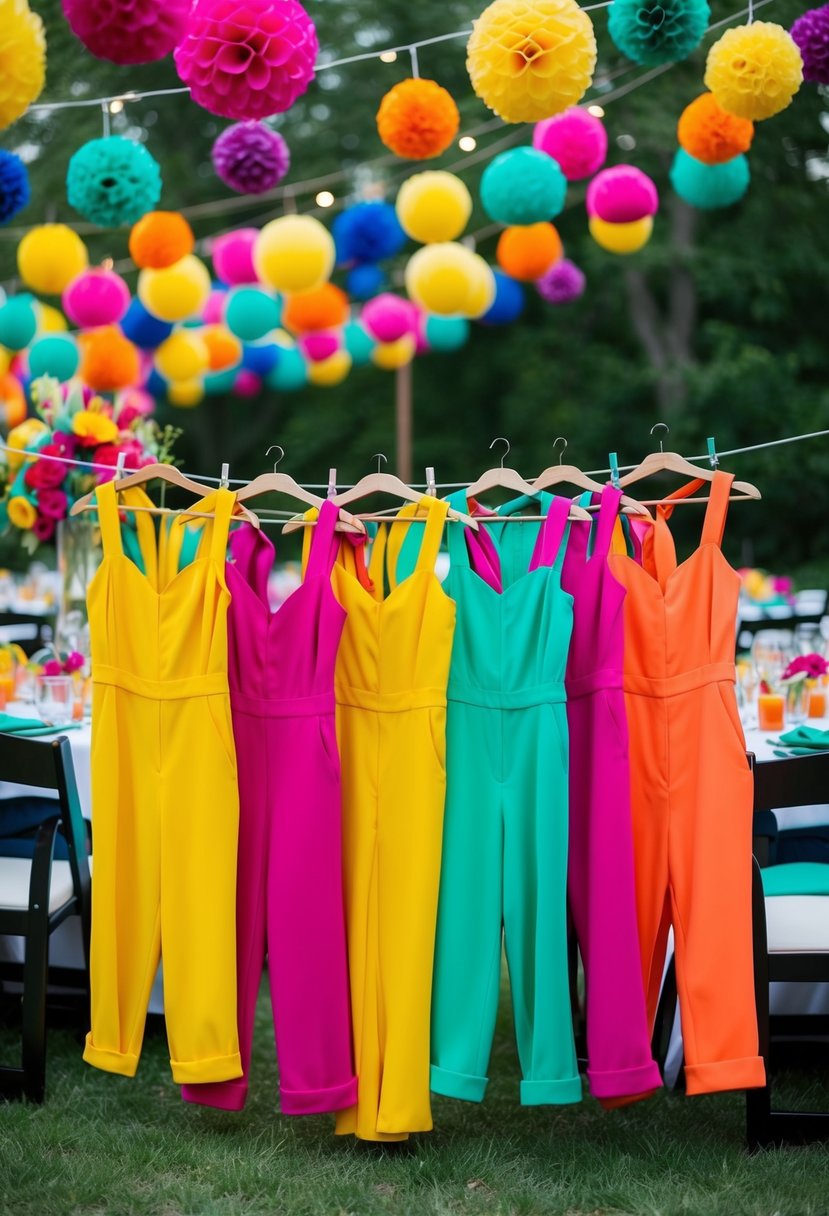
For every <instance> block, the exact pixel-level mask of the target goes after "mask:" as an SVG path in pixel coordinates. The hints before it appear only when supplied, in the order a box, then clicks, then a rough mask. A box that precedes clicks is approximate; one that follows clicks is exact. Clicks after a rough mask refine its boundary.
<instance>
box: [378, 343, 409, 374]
mask: <svg viewBox="0 0 829 1216" xmlns="http://www.w3.org/2000/svg"><path fill="white" fill-rule="evenodd" d="M414 353H415V336H414V334H403V335H401V337H399V338H397V339H396V340H395V341H394V342H378V343H377V345H376V346H375V348H374V350H373V351H372V352H371V361H372V363H373V364H374V366H375V367H380V368H382V369H383V371H385V372H394V371H397V369H398V368H400V367H405V366H406V364H407V363H411V361H412V359H413V358H414Z"/></svg>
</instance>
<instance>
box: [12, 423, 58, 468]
mask: <svg viewBox="0 0 829 1216" xmlns="http://www.w3.org/2000/svg"><path fill="white" fill-rule="evenodd" d="M48 429H49V428H48V427H47V426H46V424H45V423H44V422H41V421H40V419H39V418H26V419H25V421H23V422H21V423H20V424H19V425H18V426H16V427H14V428H13V429H12V430H11V431H9V438H8V440H7V443H8V446H9V447H10V448H16V449H17V450H16V451H14V452H7V453H6V456H7V459H8V462H9V471H10V472H11V473H16V472H17V470H18V469H19V468H20V466H21V465H22V463H23V449H24V448H27V447H28V446H29V444H30V443H33V442H34V440H35V439H37V438H38V437H39V436H40V435H44V434H45V433H46V432H47V431H48Z"/></svg>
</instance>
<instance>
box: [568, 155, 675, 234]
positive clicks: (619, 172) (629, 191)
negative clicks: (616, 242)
mask: <svg viewBox="0 0 829 1216" xmlns="http://www.w3.org/2000/svg"><path fill="white" fill-rule="evenodd" d="M585 205H586V207H587V214H588V215H597V216H598V217H599V219H600V220H606V221H607V223H608V224H630V223H632V222H633V220H641V219H642V217H643V216H645V215H656V212H657V210H658V208H659V195H658V194H657V191H656V186H655V185H654V183H653V182H652V181H651V179H650V178H649V177H648V175H647V173H643V172H642V170H641V169H637V168H636V166H635V165H614V166H613V167H612V168H611V169H602V171H601V173H597V174H596V176H595V177H594V178H593V180H592V181H591V183H590V185H589V186H588V187H587V196H586V199H585Z"/></svg>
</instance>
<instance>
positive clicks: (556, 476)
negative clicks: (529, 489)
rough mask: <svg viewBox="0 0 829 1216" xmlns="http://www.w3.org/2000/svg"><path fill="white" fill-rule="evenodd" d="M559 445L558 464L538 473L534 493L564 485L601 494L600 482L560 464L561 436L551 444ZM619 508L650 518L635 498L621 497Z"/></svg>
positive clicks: (565, 445) (562, 452)
mask: <svg viewBox="0 0 829 1216" xmlns="http://www.w3.org/2000/svg"><path fill="white" fill-rule="evenodd" d="M559 443H563V444H564V447H563V448H562V449H561V455H560V456H559V458H558V464H551V465H550V466H549V467H548V468H546V469H545V470H544V472H543V473H539V475H538V477H536V479H535V481H534V482H533V487H534V489H535V490H536V492H537V491H538V490H546V489H548V488H549V487H550V486H555V485H561V484H562V483H564V484H566V485H570V486H579V487H580V488H581V489H582V490H590V491H592V492H593V493H595V494H601V492H602V490H603V489H604V486H603V485H602V483H601V482H600V481H594V480H593V478H592V477H588V476H587V474H586V473H583V472H582V470H581V469H579V468H577V467H576V465H574V464H562V460H563V459H564V453H565V451H566V449H567V440H566V439H565V438H564V436H563V435H559V436H558V438H557V439H556V441H555V443H554V444H553V448H554V449H555V448H556V447H557V446H558V444H559ZM620 507H621V510H622V511H624V513H625V515H643V516H646V517H647V518H648V519H650V517H651V516H650V512H649V511H648V509H647V507H645V506H644V505H643V504H642V503H640V502H637V501H636V499H635V498H629V497H628V496H627V494H624V495H623V496H622V500H621V503H620Z"/></svg>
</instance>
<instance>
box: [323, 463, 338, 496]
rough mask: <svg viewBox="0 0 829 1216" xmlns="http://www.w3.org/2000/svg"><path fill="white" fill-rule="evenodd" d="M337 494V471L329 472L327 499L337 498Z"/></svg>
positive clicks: (331, 470)
mask: <svg viewBox="0 0 829 1216" xmlns="http://www.w3.org/2000/svg"><path fill="white" fill-rule="evenodd" d="M336 494H337V470H336V469H329V470H328V489H327V490H326V492H325V497H326V498H335V497H336Z"/></svg>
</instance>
